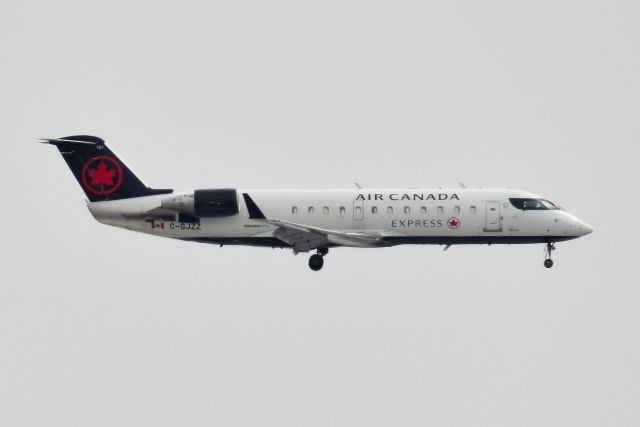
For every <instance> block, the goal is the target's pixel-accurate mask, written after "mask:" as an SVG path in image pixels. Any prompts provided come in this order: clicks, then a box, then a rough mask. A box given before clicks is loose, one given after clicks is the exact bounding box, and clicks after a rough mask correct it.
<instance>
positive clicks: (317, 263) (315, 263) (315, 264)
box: [309, 254, 324, 271]
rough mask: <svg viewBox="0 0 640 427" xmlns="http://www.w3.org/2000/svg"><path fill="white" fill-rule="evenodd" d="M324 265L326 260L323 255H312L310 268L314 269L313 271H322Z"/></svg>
mask: <svg viewBox="0 0 640 427" xmlns="http://www.w3.org/2000/svg"><path fill="white" fill-rule="evenodd" d="M323 265H324V258H322V255H319V254H314V255H311V257H309V268H310V269H312V270H313V271H318V270H320V269H321V268H322V266H323Z"/></svg>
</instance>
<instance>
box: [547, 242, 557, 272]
mask: <svg viewBox="0 0 640 427" xmlns="http://www.w3.org/2000/svg"><path fill="white" fill-rule="evenodd" d="M555 250H556V244H555V243H554V242H548V243H547V248H546V249H545V252H546V259H545V260H544V266H545V267H546V268H551V267H553V261H552V260H551V252H553V251H555Z"/></svg>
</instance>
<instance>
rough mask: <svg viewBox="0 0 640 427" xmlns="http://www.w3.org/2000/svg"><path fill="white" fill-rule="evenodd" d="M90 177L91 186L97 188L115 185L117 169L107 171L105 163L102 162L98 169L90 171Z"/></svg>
mask: <svg viewBox="0 0 640 427" xmlns="http://www.w3.org/2000/svg"><path fill="white" fill-rule="evenodd" d="M89 176H90V177H91V185H93V186H97V185H100V184H103V185H113V178H114V177H115V176H116V170H115V169H107V165H106V164H105V163H104V161H101V162H100V164H99V165H98V169H90V170H89Z"/></svg>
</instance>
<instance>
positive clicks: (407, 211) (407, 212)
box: [404, 206, 411, 214]
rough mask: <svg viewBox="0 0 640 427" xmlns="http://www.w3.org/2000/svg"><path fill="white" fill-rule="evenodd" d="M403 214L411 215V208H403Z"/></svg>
mask: <svg viewBox="0 0 640 427" xmlns="http://www.w3.org/2000/svg"><path fill="white" fill-rule="evenodd" d="M404 213H406V214H410V213H411V208H410V207H409V206H405V207H404Z"/></svg>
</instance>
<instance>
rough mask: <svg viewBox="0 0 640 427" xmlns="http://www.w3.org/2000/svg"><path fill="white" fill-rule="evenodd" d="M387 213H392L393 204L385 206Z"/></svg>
mask: <svg viewBox="0 0 640 427" xmlns="http://www.w3.org/2000/svg"><path fill="white" fill-rule="evenodd" d="M387 213H388V214H389V215H391V214H392V213H393V206H388V207H387Z"/></svg>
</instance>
